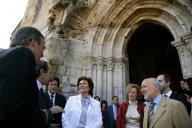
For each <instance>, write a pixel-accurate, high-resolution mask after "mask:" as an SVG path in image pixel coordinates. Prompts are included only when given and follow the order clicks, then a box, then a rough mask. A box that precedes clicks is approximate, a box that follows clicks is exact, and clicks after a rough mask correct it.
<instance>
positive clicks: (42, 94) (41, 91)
mask: <svg viewBox="0 0 192 128" xmlns="http://www.w3.org/2000/svg"><path fill="white" fill-rule="evenodd" d="M40 94H41V96H44V92H43V88H40Z"/></svg>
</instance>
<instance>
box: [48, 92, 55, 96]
mask: <svg viewBox="0 0 192 128" xmlns="http://www.w3.org/2000/svg"><path fill="white" fill-rule="evenodd" d="M48 94H49V96H54V97H55V95H56V93H54V94H52V93H50V91H48Z"/></svg>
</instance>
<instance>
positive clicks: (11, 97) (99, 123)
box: [0, 27, 192, 128]
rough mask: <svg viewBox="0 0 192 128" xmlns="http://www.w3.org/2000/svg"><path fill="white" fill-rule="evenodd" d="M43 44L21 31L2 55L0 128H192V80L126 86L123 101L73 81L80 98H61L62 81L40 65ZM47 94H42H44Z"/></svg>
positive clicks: (36, 34)
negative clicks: (178, 86) (174, 84)
mask: <svg viewBox="0 0 192 128" xmlns="http://www.w3.org/2000/svg"><path fill="white" fill-rule="evenodd" d="M44 48H45V39H44V36H43V35H42V34H41V32H40V31H39V30H37V29H36V28H34V27H23V28H21V29H19V30H18V31H17V32H16V34H15V36H14V38H13V42H12V44H11V47H10V48H9V49H5V50H2V51H0V101H1V104H0V127H1V128H4V127H6V128H12V127H18V128H192V78H188V79H186V80H182V81H181V88H182V91H181V93H178V92H176V91H173V90H171V88H170V82H171V79H170V77H169V75H167V74H159V75H158V76H157V77H154V78H146V79H144V80H143V81H142V83H141V85H137V84H133V83H129V84H128V85H127V88H126V90H125V98H126V100H125V101H122V103H120V102H119V97H118V96H113V97H111V98H112V99H111V100H112V102H111V103H108V102H107V101H106V100H105V99H101V98H100V96H95V97H93V89H94V83H93V81H92V79H91V78H90V77H86V76H81V77H79V78H78V80H77V91H78V93H79V95H75V96H70V97H69V98H68V99H67V98H66V97H65V96H63V95H61V94H59V93H58V92H57V90H58V89H59V87H60V79H59V78H58V77H57V76H53V73H52V66H51V64H50V63H49V62H47V61H44V60H41V59H40V58H41V57H42V56H43V49H44ZM45 88H46V90H45Z"/></svg>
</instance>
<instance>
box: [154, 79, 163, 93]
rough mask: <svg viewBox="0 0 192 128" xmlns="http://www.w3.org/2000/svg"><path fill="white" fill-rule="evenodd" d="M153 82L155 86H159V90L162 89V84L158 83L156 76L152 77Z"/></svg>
mask: <svg viewBox="0 0 192 128" xmlns="http://www.w3.org/2000/svg"><path fill="white" fill-rule="evenodd" d="M153 83H154V85H155V86H158V87H159V89H160V91H162V89H163V88H162V84H161V83H160V81H159V80H157V79H156V78H154V80H153Z"/></svg>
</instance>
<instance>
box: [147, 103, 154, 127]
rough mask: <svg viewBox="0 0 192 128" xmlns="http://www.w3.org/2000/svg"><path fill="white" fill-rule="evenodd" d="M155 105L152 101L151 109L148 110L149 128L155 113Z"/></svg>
mask: <svg viewBox="0 0 192 128" xmlns="http://www.w3.org/2000/svg"><path fill="white" fill-rule="evenodd" d="M154 106H155V103H153V102H151V103H150V105H149V111H148V128H149V127H150V124H151V121H152V118H153V115H154Z"/></svg>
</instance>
